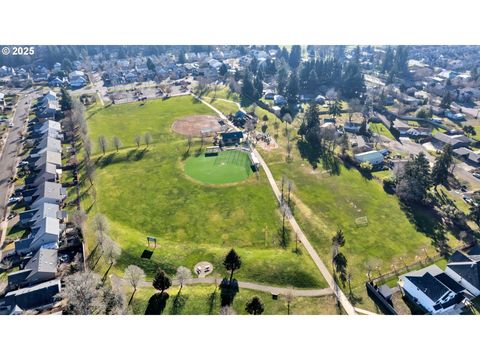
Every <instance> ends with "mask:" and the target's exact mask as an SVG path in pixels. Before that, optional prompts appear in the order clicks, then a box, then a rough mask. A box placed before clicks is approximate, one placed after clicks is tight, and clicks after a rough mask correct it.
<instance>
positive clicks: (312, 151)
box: [297, 140, 322, 169]
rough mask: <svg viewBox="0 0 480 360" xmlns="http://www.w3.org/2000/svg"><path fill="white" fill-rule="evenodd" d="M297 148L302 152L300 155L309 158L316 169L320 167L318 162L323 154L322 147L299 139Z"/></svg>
mask: <svg viewBox="0 0 480 360" xmlns="http://www.w3.org/2000/svg"><path fill="white" fill-rule="evenodd" d="M297 148H298V151H299V152H300V156H301V157H302V158H303V159H307V161H308V162H309V163H310V165H311V166H312V167H313V168H314V169H316V168H317V167H318V163H319V161H320V157H321V155H322V153H321V151H320V149H318V148H315V147H313V146H311V145H310V144H309V143H308V142H306V141H305V140H299V141H298V142H297Z"/></svg>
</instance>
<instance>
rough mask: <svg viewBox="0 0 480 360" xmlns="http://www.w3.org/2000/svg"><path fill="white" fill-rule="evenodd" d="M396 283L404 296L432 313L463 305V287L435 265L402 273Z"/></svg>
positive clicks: (448, 310) (451, 310)
mask: <svg viewBox="0 0 480 360" xmlns="http://www.w3.org/2000/svg"><path fill="white" fill-rule="evenodd" d="M398 284H399V286H400V288H401V290H402V293H403V294H404V295H405V296H407V297H408V298H409V299H410V300H411V301H413V302H415V303H416V304H417V305H419V306H420V307H421V308H423V309H424V310H425V312H427V313H429V314H432V315H436V314H444V313H448V312H453V311H455V310H459V309H461V308H463V307H464V306H465V295H464V293H463V291H464V288H463V287H461V286H459V285H458V284H457V283H456V282H455V281H454V280H453V279H451V278H449V277H448V275H446V274H445V273H444V272H443V271H442V270H441V269H440V268H439V267H438V266H437V265H430V266H428V267H426V268H423V269H420V270H415V271H412V272H409V273H407V274H405V275H402V276H400V280H399V282H398Z"/></svg>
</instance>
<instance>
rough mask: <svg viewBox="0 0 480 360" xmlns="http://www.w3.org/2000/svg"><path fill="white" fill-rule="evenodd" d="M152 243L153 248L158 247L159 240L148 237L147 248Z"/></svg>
mask: <svg viewBox="0 0 480 360" xmlns="http://www.w3.org/2000/svg"><path fill="white" fill-rule="evenodd" d="M150 243H153V247H154V248H156V247H157V238H156V237H153V236H147V246H148V247H150Z"/></svg>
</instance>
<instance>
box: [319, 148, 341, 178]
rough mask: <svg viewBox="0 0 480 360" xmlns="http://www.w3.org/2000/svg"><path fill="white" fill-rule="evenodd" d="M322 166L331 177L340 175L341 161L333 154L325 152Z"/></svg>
mask: <svg viewBox="0 0 480 360" xmlns="http://www.w3.org/2000/svg"><path fill="white" fill-rule="evenodd" d="M321 158H322V166H323V168H324V169H325V170H327V171H328V172H329V173H330V174H331V175H340V172H341V169H342V168H341V166H340V160H339V159H338V158H337V157H336V156H335V154H333V153H331V152H324V153H323V154H322V156H321Z"/></svg>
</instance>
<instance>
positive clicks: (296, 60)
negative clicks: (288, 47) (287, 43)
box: [288, 45, 302, 70]
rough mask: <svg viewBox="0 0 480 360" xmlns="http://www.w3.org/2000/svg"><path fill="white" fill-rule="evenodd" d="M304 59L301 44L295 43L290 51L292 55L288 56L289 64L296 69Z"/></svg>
mask: <svg viewBox="0 0 480 360" xmlns="http://www.w3.org/2000/svg"><path fill="white" fill-rule="evenodd" d="M301 61H302V48H301V46H300V45H293V46H292V51H291V52H290V57H289V58H288V64H289V65H290V67H291V68H292V70H295V69H296V68H298V66H299V65H300V62H301Z"/></svg>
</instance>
